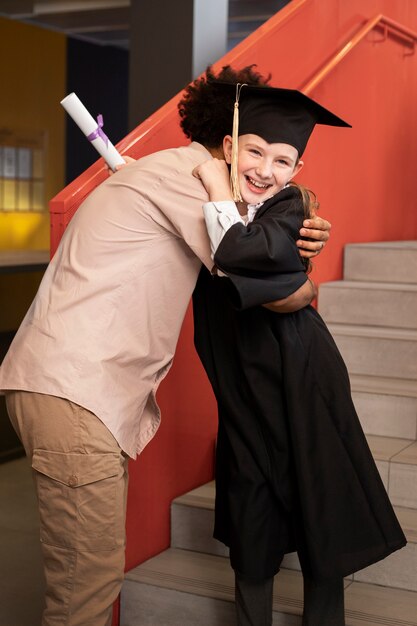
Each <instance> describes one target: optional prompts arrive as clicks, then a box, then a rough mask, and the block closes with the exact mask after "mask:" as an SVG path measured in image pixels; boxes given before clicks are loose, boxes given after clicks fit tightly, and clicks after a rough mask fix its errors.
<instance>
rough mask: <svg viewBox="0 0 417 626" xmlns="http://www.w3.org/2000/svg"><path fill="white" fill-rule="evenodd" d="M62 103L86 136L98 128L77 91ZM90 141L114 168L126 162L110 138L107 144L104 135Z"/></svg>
mask: <svg viewBox="0 0 417 626" xmlns="http://www.w3.org/2000/svg"><path fill="white" fill-rule="evenodd" d="M61 104H62V106H63V107H64V109H65V110H66V112H67V113H68V115H70V116H71V117H72V119H73V120H74V122H75V123H76V124H77V126H78V127H79V128H80V130H81V131H82V132H83V133H84V135H85V136H86V137H88V136H89V135H91V133H93V132H94V131H96V130H97V128H98V123H97V120H95V119H94V118H93V116H92V115H90V113H89V112H88V111H87V109H86V108H85V106H84V105H83V103H82V102H81V100H80V99H79V98H78V96H77V95H76V94H75V93H70V94H69V95H68V96H66V97H65V98H64V99H63V100H61ZM90 143H91V144H92V145H93V146H94V147H95V149H96V150H97V152H98V153H99V154H101V156H102V157H103V158H104V160H105V161H106V163H107V165H108V166H109V167H111V169H112V170H115V169H116V165H123V164H124V163H125V160H124V159H123V157H122V156H121V154H120V153H119V152H117V150H116V148H115V147H114V145H113V144H112V143H111V141H110V140H108V143H107V145H106V142H105V141H104V140H103V139H102V137H97V138H96V139H93V140H91V141H90Z"/></svg>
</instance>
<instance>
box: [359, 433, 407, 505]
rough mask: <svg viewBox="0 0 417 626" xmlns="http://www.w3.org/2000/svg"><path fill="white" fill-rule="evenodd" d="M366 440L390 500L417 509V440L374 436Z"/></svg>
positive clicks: (395, 503)
mask: <svg viewBox="0 0 417 626" xmlns="http://www.w3.org/2000/svg"><path fill="white" fill-rule="evenodd" d="M367 439H368V443H369V447H370V449H371V451H372V454H373V457H374V459H375V462H376V464H377V467H378V470H379V472H380V474H381V478H382V480H383V482H384V485H385V488H386V489H387V491H388V495H389V497H390V500H391V502H392V503H393V504H394V505H398V506H405V507H409V508H413V509H417V442H416V441H414V442H410V441H409V440H407V439H396V438H393V437H377V436H375V435H368V437H367Z"/></svg>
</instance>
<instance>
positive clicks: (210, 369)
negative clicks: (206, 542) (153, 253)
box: [193, 85, 406, 626]
mask: <svg viewBox="0 0 417 626" xmlns="http://www.w3.org/2000/svg"><path fill="white" fill-rule="evenodd" d="M223 88H227V89H230V92H231V97H233V98H234V94H235V91H236V93H237V94H238V98H237V100H238V99H239V108H240V111H239V113H240V115H239V120H238V119H236V117H235V129H234V137H233V139H232V137H230V136H227V137H225V140H224V152H225V158H226V161H227V163H231V168H232V172H231V174H232V177H231V178H232V189H233V191H234V198H233V199H234V200H243V201H244V202H246V203H247V204H248V213H247V216H246V217H242V216H241V215H240V214H239V212H238V209H237V207H236V204H235V203H234V202H233V200H232V195H231V190H230V186H229V181H228V170H227V166H226V165H225V163H224V161H221V160H211V161H210V162H207V163H205V164H203V165H201V166H199V167H198V168H197V169H196V171H195V175H196V176H198V177H200V178H201V180H202V182H203V184H204V185H205V186H206V189H207V191H208V192H209V197H210V200H211V201H212V202H210V203H208V204H206V205H205V206H204V213H205V218H206V223H207V228H208V231H209V235H210V239H211V244H212V251H213V258H214V262H215V268H217V269H215V272H214V274H210V273H209V272H208V270H207V269H206V268H203V269H202V270H201V273H200V276H199V280H198V282H197V287H196V289H195V292H194V296H193V303H194V321H195V343H196V348H197V351H198V353H199V356H200V358H201V360H202V362H203V365H204V367H205V370H206V372H207V374H208V377H209V379H210V382H211V384H212V386H213V390H214V393H215V395H216V399H217V403H218V413H219V434H218V443H217V453H216V454H217V458H216V517H215V531H214V534H215V537H217V538H218V539H219V540H221V541H223V542H224V543H225V544H226V545H228V546H229V547H230V559H231V564H232V567H233V568H234V570H235V574H236V605H237V615H238V623H239V624H240V625H241V626H243V625H245V626H246V625H250V626H264V625H267V624H271V623H272V583H273V577H274V575H275V574H276V573H277V572H278V571H279V568H280V564H281V561H282V558H283V555H284V554H285V553H287V552H292V551H295V550H296V551H297V552H298V555H299V558H300V562H301V566H302V570H303V575H304V616H303V624H304V625H308V626H342V625H343V624H344V623H345V622H344V607H343V577H344V576H347V575H349V574H351V573H353V572H355V571H357V570H359V569H362V568H364V567H366V566H368V565H370V564H371V563H374V562H376V561H379V560H380V559H383V558H385V557H386V556H387V555H389V554H390V553H391V552H393V551H394V550H397V549H399V548H401V547H402V546H404V545H405V543H406V542H405V537H404V534H403V532H402V530H401V528H400V526H399V523H398V521H397V519H396V516H395V513H394V511H393V508H392V506H391V504H390V502H389V499H388V496H387V493H386V491H385V488H384V486H383V483H382V481H381V478H380V476H379V473H378V470H377V468H376V466H375V463H374V460H373V458H372V455H371V453H370V450H369V448H368V445H367V442H366V439H365V436H364V434H363V431H362V429H361V426H360V423H359V419H358V417H357V414H356V412H355V409H354V406H353V403H352V399H351V393H350V384H349V378H348V374H347V370H346V367H345V364H344V362H343V360H342V357H341V355H340V353H339V351H338V349H337V347H336V344H335V342H334V340H333V338H332V337H331V335H330V333H329V331H328V329H327V327H326V325H325V324H324V322H323V320H322V319H321V317H320V316H319V314H318V313H317V312H316V311H315V309H314V308H312V307H311V306H309V307H307V308H305V309H302V310H301V311H298V312H295V313H288V314H280V315H278V314H276V313H271V312H270V311H268V309H267V308H266V307H262V306H258V305H260V304H262V303H264V302H266V301H267V298H266V296H267V294H268V290H269V289H270V288H271V286H272V285H273V286H274V294H275V295H276V294H277V291H276V286H277V284H280V285H281V286H282V290H281V292H280V295H281V297H282V298H283V301H284V300H285V298H286V297H287V296H288V295H289V294H291V293H292V292H294V291H295V290H296V289H297V288H298V287H299V286H300V285H301V284H303V282H304V281H306V280H308V278H307V275H306V271H305V270H306V267H305V265H304V263H303V261H302V260H301V258H300V256H299V254H298V253H297V247H296V244H295V241H296V240H297V239H298V232H299V229H300V225H301V224H302V222H303V220H304V219H305V217H306V215H307V216H308V214H309V210H310V209H309V198H308V196H307V194H306V193H305V192H303V191H302V190H301V189H300V188H299V187H298V186H296V185H293V184H292V182H291V181H292V178H293V177H294V176H295V174H297V173H298V171H299V170H300V169H301V167H302V165H303V163H302V161H301V160H300V158H301V156H302V154H303V151H304V148H305V146H306V144H307V141H308V138H309V136H310V134H311V132H312V131H313V128H314V126H315V124H317V123H319V124H327V125H333V126H348V124H346V123H345V122H343V121H342V120H341V119H340V118H337V117H336V116H335V115H333V114H332V113H330V112H329V111H327V110H326V109H324V108H323V107H321V106H320V105H318V104H317V103H315V102H314V101H313V100H311V99H309V98H307V97H306V96H304V95H303V94H301V93H300V92H297V91H293V90H285V89H273V88H269V87H249V86H240V87H238V89H237V90H236V86H234V85H233V86H229V87H223ZM236 109H237V107H236ZM236 113H237V111H236ZM237 121H239V125H238V130H237V124H236V122H237ZM237 135H239V138H237ZM236 154H238V158H236ZM240 194H241V195H240Z"/></svg>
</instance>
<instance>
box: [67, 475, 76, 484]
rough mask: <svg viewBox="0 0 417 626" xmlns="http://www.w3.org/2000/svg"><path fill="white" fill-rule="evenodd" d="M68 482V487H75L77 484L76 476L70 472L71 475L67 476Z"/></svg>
mask: <svg viewBox="0 0 417 626" xmlns="http://www.w3.org/2000/svg"><path fill="white" fill-rule="evenodd" d="M68 484H69V486H70V487H76V486H77V485H78V476H76V475H75V474H72V476H70V477H69V478H68Z"/></svg>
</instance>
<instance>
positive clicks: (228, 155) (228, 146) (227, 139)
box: [223, 135, 232, 165]
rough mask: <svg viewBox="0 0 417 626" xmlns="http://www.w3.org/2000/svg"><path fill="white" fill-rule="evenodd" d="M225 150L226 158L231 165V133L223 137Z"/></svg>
mask: <svg viewBox="0 0 417 626" xmlns="http://www.w3.org/2000/svg"><path fill="white" fill-rule="evenodd" d="M223 152H224V160H225V161H226V163H228V164H229V165H230V163H231V162H232V137H231V136H230V135H226V137H225V138H224V139H223Z"/></svg>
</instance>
